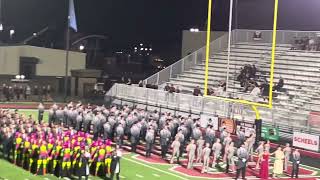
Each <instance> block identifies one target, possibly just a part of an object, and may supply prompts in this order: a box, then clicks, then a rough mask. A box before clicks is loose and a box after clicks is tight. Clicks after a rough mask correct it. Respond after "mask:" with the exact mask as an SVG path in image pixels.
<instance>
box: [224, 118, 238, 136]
mask: <svg viewBox="0 0 320 180" xmlns="http://www.w3.org/2000/svg"><path fill="white" fill-rule="evenodd" d="M223 126H224V127H226V130H227V132H228V133H231V134H235V133H236V130H237V125H236V122H235V120H233V119H229V118H221V119H220V127H223Z"/></svg>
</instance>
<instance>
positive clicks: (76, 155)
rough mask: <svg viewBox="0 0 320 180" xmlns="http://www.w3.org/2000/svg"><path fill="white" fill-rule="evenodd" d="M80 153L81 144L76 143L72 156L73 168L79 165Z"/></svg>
mask: <svg viewBox="0 0 320 180" xmlns="http://www.w3.org/2000/svg"><path fill="white" fill-rule="evenodd" d="M79 151H80V144H79V143H78V142H77V141H76V142H75V143H74V148H73V152H72V154H71V156H72V167H73V168H74V165H75V164H76V163H77V158H78V156H79Z"/></svg>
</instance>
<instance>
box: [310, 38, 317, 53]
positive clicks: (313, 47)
mask: <svg viewBox="0 0 320 180" xmlns="http://www.w3.org/2000/svg"><path fill="white" fill-rule="evenodd" d="M308 50H309V51H315V50H316V42H315V40H314V39H313V38H312V37H309V42H308Z"/></svg>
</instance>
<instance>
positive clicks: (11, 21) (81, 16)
mask: <svg viewBox="0 0 320 180" xmlns="http://www.w3.org/2000/svg"><path fill="white" fill-rule="evenodd" d="M74 1H75V6H76V7H75V8H76V16H77V24H78V29H79V32H80V33H82V34H84V35H86V34H101V35H106V36H108V37H109V40H108V42H107V44H108V45H107V46H106V49H105V51H113V52H114V51H118V50H125V49H130V48H132V47H133V46H134V45H135V44H139V43H141V42H142V43H144V44H148V45H151V44H152V46H153V47H152V48H153V50H154V52H155V53H157V54H160V55H164V56H166V57H173V59H177V58H179V55H180V51H181V40H182V39H181V38H182V33H181V32H182V30H187V29H190V28H191V27H198V28H200V30H205V24H206V18H207V3H208V2H207V0H74ZM2 2H3V7H2V10H3V11H2V13H1V14H2V22H4V25H5V27H7V28H8V27H10V26H13V27H14V28H15V30H16V34H15V37H14V38H15V40H16V41H21V40H23V39H25V38H26V37H28V36H30V35H32V33H33V32H35V31H38V30H40V29H42V28H44V27H46V26H50V30H51V31H50V33H48V34H46V35H45V36H48V39H51V41H54V42H55V44H57V45H58V46H60V47H63V44H64V38H65V27H66V17H67V12H68V10H67V5H68V0H2ZM238 2H239V3H238V28H247V29H254V28H256V29H271V28H272V22H273V21H272V18H273V16H272V15H273V4H274V0H238ZM279 3H280V4H279V29H292V30H319V29H320V21H317V19H318V17H319V12H320V1H319V0H281V1H279ZM213 7H214V14H213V29H214V30H226V29H227V28H228V27H227V23H228V10H229V1H228V0H214V1H213ZM7 36H8V35H7V34H4V33H2V34H1V38H2V39H5V37H7Z"/></svg>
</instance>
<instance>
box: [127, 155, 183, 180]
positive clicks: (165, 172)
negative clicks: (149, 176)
mask: <svg viewBox="0 0 320 180" xmlns="http://www.w3.org/2000/svg"><path fill="white" fill-rule="evenodd" d="M122 159H125V160H127V161H130V162H133V163H136V164H139V165H141V166H145V167H148V168H150V169H153V170H156V171H159V172H162V173H164V174H168V175H171V176H174V177H177V178H179V179H183V180H189V179H187V178H184V177H182V176H178V175H176V174H173V173H170V172H167V171H164V170H161V169H158V168H156V167H152V166H149V165H147V164H143V163H140V162H137V161H134V160H132V159H129V158H126V157H122Z"/></svg>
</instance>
